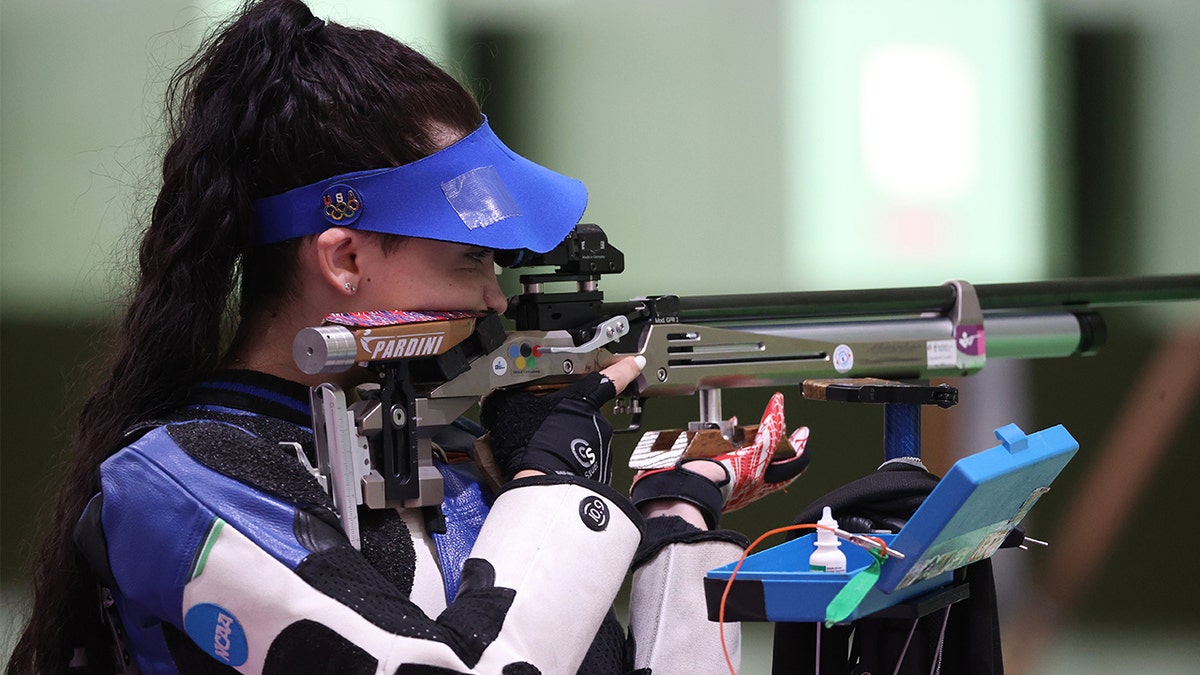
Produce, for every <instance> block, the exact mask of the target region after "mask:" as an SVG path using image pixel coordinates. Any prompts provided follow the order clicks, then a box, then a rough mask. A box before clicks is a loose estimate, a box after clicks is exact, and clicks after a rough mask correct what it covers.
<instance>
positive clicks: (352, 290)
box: [346, 281, 358, 293]
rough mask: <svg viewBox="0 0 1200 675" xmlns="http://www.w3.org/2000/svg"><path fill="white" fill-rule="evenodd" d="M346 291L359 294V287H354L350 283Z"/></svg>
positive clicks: (347, 284) (347, 283)
mask: <svg viewBox="0 0 1200 675" xmlns="http://www.w3.org/2000/svg"><path fill="white" fill-rule="evenodd" d="M346 291H347V292H349V293H357V292H358V286H352V285H351V284H350V282H349V281H347V282H346Z"/></svg>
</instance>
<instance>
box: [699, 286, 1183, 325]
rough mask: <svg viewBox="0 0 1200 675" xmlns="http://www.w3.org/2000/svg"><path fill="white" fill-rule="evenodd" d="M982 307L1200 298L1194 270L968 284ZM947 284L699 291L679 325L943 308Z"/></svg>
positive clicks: (948, 303)
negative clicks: (828, 289) (778, 291)
mask: <svg viewBox="0 0 1200 675" xmlns="http://www.w3.org/2000/svg"><path fill="white" fill-rule="evenodd" d="M974 288H975V292H976V295H977V296H978V298H979V304H980V306H981V308H982V309H984V310H1003V309H1047V310H1050V309H1068V310H1071V309H1095V308H1100V307H1113V306H1119V305H1130V304H1139V303H1145V302H1161V301H1171V300H1197V299H1200V274H1177V275H1157V276H1138V277H1090V278H1077V279H1056V280H1051V281H1033V282H1023V283H1003V284H979V285H976V286H974ZM953 306H954V289H953V288H952V287H950V286H931V287H909V288H881V289H861V290H838V291H800V292H791V293H748V294H732V295H700V296H689V297H680V298H679V320H680V321H682V322H684V323H712V322H721V321H747V320H755V321H779V320H786V319H802V318H820V317H835V316H851V315H905V314H913V315H916V314H922V313H925V312H937V313H945V312H948V311H949V310H950V309H951V308H952V307H953Z"/></svg>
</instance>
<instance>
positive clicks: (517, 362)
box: [513, 356, 525, 370]
mask: <svg viewBox="0 0 1200 675" xmlns="http://www.w3.org/2000/svg"><path fill="white" fill-rule="evenodd" d="M513 366H515V367H516V369H517V370H525V357H524V356H518V357H517V358H515V359H513Z"/></svg>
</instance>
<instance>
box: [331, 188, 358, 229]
mask: <svg viewBox="0 0 1200 675" xmlns="http://www.w3.org/2000/svg"><path fill="white" fill-rule="evenodd" d="M362 206H363V204H362V195H360V194H359V193H358V192H356V191H355V190H354V188H352V187H350V186H349V185H342V184H338V185H331V186H329V187H328V188H326V189H325V192H324V193H322V195H321V211H322V212H324V214H325V218H326V219H327V220H329V222H331V223H333V224H334V225H349V224H351V223H353V222H354V221H356V220H358V217H359V216H360V215H362Z"/></svg>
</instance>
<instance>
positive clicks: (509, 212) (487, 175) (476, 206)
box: [442, 166, 521, 230]
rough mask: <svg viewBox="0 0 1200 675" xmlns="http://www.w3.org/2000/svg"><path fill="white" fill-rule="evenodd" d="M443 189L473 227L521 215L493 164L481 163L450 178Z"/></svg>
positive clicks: (447, 197)
mask: <svg viewBox="0 0 1200 675" xmlns="http://www.w3.org/2000/svg"><path fill="white" fill-rule="evenodd" d="M442 193H443V194H445V195H446V199H447V200H449V201H450V206H451V207H453V208H454V211H455V213H457V214H458V217H459V218H461V219H462V221H463V223H464V224H466V226H467V229H470V230H474V229H477V228H480V227H487V226H488V225H492V224H495V223H498V222H500V221H501V220H504V219H505V218H512V217H513V216H519V215H521V210H520V209H518V208H517V202H516V201H514V200H513V198H512V195H511V194H509V193H508V188H506V187H505V186H504V181H503V180H501V178H500V174H499V172H497V171H496V167H494V166H481V167H479V168H477V169H471V170H470V171H468V172H466V173H464V174H461V175H459V176H456V177H454V178H451V179H450V180H448V181H446V182H444V183H442Z"/></svg>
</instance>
